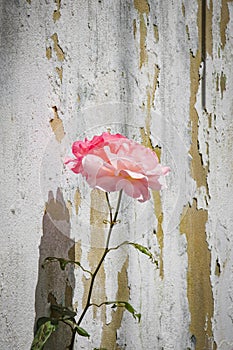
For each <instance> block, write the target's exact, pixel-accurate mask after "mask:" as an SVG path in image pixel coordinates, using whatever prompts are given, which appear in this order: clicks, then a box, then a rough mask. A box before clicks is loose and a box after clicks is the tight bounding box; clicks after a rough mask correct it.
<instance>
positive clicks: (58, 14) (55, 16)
mask: <svg viewBox="0 0 233 350" xmlns="http://www.w3.org/2000/svg"><path fill="white" fill-rule="evenodd" d="M55 2H56V4H57V9H56V10H55V11H54V12H53V20H54V22H56V21H58V20H59V18H60V17H61V12H60V9H61V0H55Z"/></svg>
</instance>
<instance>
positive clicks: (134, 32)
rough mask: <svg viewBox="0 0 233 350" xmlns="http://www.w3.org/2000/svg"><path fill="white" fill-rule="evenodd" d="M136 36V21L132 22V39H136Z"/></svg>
mask: <svg viewBox="0 0 233 350" xmlns="http://www.w3.org/2000/svg"><path fill="white" fill-rule="evenodd" d="M136 34H137V24H136V19H134V20H133V37H134V39H136Z"/></svg>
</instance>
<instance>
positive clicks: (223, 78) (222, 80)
mask: <svg viewBox="0 0 233 350" xmlns="http://www.w3.org/2000/svg"><path fill="white" fill-rule="evenodd" d="M226 81H227V77H226V75H225V74H224V73H223V72H221V76H220V91H221V98H223V92H224V91H226Z"/></svg>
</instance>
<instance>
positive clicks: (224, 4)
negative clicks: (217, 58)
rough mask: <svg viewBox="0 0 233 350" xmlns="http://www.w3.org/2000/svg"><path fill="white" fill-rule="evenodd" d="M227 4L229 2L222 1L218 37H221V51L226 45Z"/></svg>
mask: <svg viewBox="0 0 233 350" xmlns="http://www.w3.org/2000/svg"><path fill="white" fill-rule="evenodd" d="M228 2H229V0H222V6H221V20H220V36H221V48H222V50H223V49H224V47H225V45H226V28H227V25H228V23H229V21H230V15H229V8H228Z"/></svg>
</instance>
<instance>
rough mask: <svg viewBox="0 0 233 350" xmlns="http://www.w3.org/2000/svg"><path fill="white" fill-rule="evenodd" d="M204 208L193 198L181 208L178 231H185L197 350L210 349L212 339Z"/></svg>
mask: <svg viewBox="0 0 233 350" xmlns="http://www.w3.org/2000/svg"><path fill="white" fill-rule="evenodd" d="M207 220H208V213H207V211H206V210H202V209H198V208H197V202H196V200H195V199H194V201H193V203H192V206H190V205H189V206H188V207H187V208H185V210H184V216H183V219H182V221H181V223H180V232H181V233H185V234H186V238H187V243H188V246H187V252H188V275H187V280H188V287H187V288H188V291H187V292H188V301H189V310H190V314H191V324H190V332H191V334H192V335H194V336H195V338H196V342H197V343H196V350H203V349H209V347H208V344H209V342H210V339H211V338H212V336H213V334H212V324H211V317H212V316H213V308H214V305H213V295H212V289H211V283H210V264H211V254H210V251H209V249H208V243H207V242H206V233H205V226H206V222H207Z"/></svg>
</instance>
